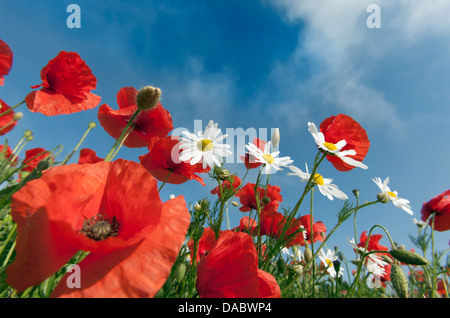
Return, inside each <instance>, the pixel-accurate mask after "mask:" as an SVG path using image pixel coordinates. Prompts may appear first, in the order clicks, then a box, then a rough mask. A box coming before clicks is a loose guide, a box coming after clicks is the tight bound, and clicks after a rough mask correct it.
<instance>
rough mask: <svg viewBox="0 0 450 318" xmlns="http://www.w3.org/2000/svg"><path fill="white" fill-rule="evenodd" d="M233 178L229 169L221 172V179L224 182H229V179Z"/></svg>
mask: <svg viewBox="0 0 450 318" xmlns="http://www.w3.org/2000/svg"><path fill="white" fill-rule="evenodd" d="M230 176H231V173H230V170H228V169H222V170H220V172H219V179H220V180H222V181H225V180H228V178H229V177H230Z"/></svg>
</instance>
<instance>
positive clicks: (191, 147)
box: [179, 120, 231, 169]
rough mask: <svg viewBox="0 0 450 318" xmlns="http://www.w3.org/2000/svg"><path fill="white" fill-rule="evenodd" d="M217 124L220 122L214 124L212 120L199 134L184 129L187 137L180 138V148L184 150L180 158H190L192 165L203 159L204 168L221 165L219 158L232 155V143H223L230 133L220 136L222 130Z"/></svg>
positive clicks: (185, 159) (184, 159) (182, 159)
mask: <svg viewBox="0 0 450 318" xmlns="http://www.w3.org/2000/svg"><path fill="white" fill-rule="evenodd" d="M217 126H218V124H214V122H213V121H212V120H211V121H210V122H209V123H208V126H206V128H205V131H204V132H202V131H199V132H198V133H197V135H195V134H192V133H190V132H188V131H183V134H184V135H185V136H186V138H185V137H181V138H180V149H183V150H182V152H181V153H180V158H179V160H181V161H188V160H190V164H191V165H195V164H197V163H198V162H200V160H202V162H203V168H206V166H209V167H210V168H211V169H213V168H214V166H216V165H217V166H220V165H221V163H220V161H219V158H220V157H226V156H228V155H230V154H231V151H230V150H228V149H229V148H230V145H228V144H223V143H221V142H222V141H223V140H224V139H225V138H226V137H227V136H228V135H227V134H225V135H222V136H220V137H219V135H220V134H221V131H220V129H218V128H217Z"/></svg>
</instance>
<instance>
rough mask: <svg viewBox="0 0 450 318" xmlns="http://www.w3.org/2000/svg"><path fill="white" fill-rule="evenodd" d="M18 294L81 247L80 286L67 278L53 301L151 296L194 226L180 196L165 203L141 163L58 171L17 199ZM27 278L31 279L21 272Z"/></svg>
mask: <svg viewBox="0 0 450 318" xmlns="http://www.w3.org/2000/svg"><path fill="white" fill-rule="evenodd" d="M11 215H12V217H13V219H14V221H15V222H16V223H17V224H18V228H17V233H18V237H17V246H16V252H17V254H16V258H15V260H14V262H13V263H12V264H11V265H10V266H9V268H8V269H7V274H8V283H9V284H10V285H11V286H13V287H15V288H16V289H17V290H18V291H23V290H24V289H26V288H27V287H29V286H32V285H35V284H38V283H40V282H42V281H43V280H45V279H46V278H47V277H49V276H50V275H52V274H53V273H55V272H56V271H57V270H58V269H59V268H61V266H63V265H64V264H66V263H67V262H68V261H69V259H70V258H71V257H72V256H73V255H74V254H75V253H76V252H77V251H79V250H82V251H88V252H90V253H89V255H88V256H86V257H85V258H84V260H82V261H81V262H80V263H79V264H78V265H79V267H80V272H81V275H80V276H81V277H80V286H81V288H73V289H71V288H69V287H68V286H67V285H68V284H67V279H68V276H69V275H70V273H68V274H67V275H66V276H65V277H63V278H62V280H61V281H60V283H59V285H58V286H57V287H56V289H55V290H54V292H53V294H52V296H53V297H101V298H103V297H115V298H118V297H153V296H154V295H155V294H156V293H157V291H158V290H159V289H160V288H161V287H162V286H163V284H164V283H165V281H166V279H167V277H168V275H169V274H170V270H171V267H172V265H173V263H174V262H175V260H176V258H177V256H178V253H179V250H180V247H181V245H182V243H183V241H184V239H185V235H186V232H187V228H188V227H189V223H190V215H189V212H188V209H187V207H186V202H185V200H184V198H183V197H182V196H180V197H177V198H174V199H172V200H169V201H167V202H165V203H162V202H161V199H160V197H159V193H158V188H157V182H156V180H155V179H154V178H153V177H152V176H151V174H150V173H148V171H146V170H145V169H144V168H143V167H142V166H141V165H140V164H138V163H135V162H132V161H126V160H117V161H115V162H106V161H103V162H98V163H95V164H83V165H79V164H70V165H63V166H56V167H54V168H51V169H50V170H48V171H47V172H46V173H45V174H43V175H42V177H41V178H39V179H35V180H33V181H30V182H28V183H27V184H26V185H25V186H24V187H23V188H21V189H20V190H19V191H18V192H16V193H15V194H14V195H13V198H12V204H11ZM24 273H26V275H24Z"/></svg>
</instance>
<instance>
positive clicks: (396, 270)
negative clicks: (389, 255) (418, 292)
mask: <svg viewBox="0 0 450 318" xmlns="http://www.w3.org/2000/svg"><path fill="white" fill-rule="evenodd" d="M390 276H391V283H392V286H393V287H394V289H395V291H396V292H397V294H398V297H400V298H408V280H407V279H406V276H405V273H403V270H402V268H401V267H400V265H398V264H392V265H391V275H390Z"/></svg>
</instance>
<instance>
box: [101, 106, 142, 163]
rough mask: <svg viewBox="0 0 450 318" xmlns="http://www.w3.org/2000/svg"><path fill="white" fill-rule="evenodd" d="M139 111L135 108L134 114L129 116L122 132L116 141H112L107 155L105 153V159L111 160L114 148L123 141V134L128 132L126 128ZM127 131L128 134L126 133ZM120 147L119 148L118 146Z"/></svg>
mask: <svg viewBox="0 0 450 318" xmlns="http://www.w3.org/2000/svg"><path fill="white" fill-rule="evenodd" d="M140 112H141V110H140V109H137V110H136V111H135V112H134V114H133V115H132V116H131V118H130V120H129V121H128V122H127V125H126V126H125V128H124V129H123V130H122V133H121V134H120V136H119V138H117V140H116V142H115V143H114V145H113V146H112V148H111V150H110V151H109V153H108V155H106V158H105V161H111V159H112V157H113V154H114V155H115V154H116V153H117V152H116V148H117V147H118V146H119V145H122V144H123V142H124V141H125V138H124V137H125V135H127V136H128V134H129V132H128V128H130V126H131V124H132V123H133V121H134V120H135V119H136V117H137V116H138V115H139V113H140ZM127 133H128V134H127ZM119 149H120V148H119Z"/></svg>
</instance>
